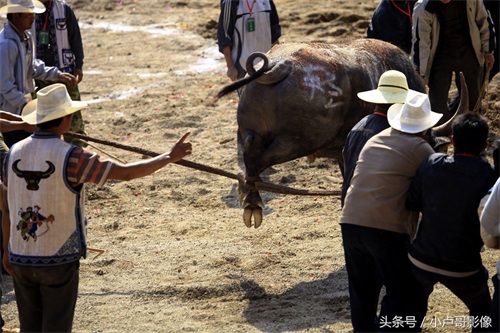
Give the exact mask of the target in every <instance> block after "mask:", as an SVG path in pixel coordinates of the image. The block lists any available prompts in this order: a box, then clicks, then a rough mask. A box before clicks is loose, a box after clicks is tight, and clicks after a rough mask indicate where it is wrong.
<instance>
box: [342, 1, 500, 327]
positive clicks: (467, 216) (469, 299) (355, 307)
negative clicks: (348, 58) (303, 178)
mask: <svg viewBox="0 0 500 333" xmlns="http://www.w3.org/2000/svg"><path fill="white" fill-rule="evenodd" d="M489 8H492V10H491V11H489V10H488V9H489ZM498 25H499V18H498V3H496V4H494V3H492V2H491V1H486V0H485V1H484V2H483V0H468V1H453V0H439V1H432V0H419V1H394V0H382V1H381V2H380V3H379V5H378V7H377V9H376V10H375V12H374V14H373V17H372V20H371V22H370V25H369V27H368V32H367V36H368V37H369V38H377V39H382V40H385V41H387V42H390V43H392V44H394V45H396V46H398V47H400V48H401V49H402V50H403V51H405V52H406V53H407V54H408V55H409V56H410V57H411V58H412V59H413V62H414V65H415V69H416V71H417V72H418V73H419V74H420V76H421V78H422V80H423V82H424V84H425V85H426V87H427V92H428V95H426V94H422V93H416V94H415V93H414V92H411V91H409V90H408V88H407V87H406V90H401V91H404V92H407V96H402V99H403V100H399V101H398V100H394V99H393V100H389V99H387V98H383V94H384V91H381V86H382V87H383V86H387V85H388V84H387V79H388V77H390V76H388V74H389V73H388V72H386V73H384V74H383V75H382V76H381V78H380V81H379V87H378V88H377V89H376V90H373V91H367V92H361V93H358V97H359V98H361V99H363V100H365V101H368V102H371V103H375V104H376V109H375V112H374V113H373V114H372V115H369V116H367V117H365V118H364V119H362V120H361V121H360V122H359V123H358V124H357V125H356V126H355V127H354V128H353V129H352V130H351V132H350V133H349V134H348V137H347V141H346V145H345V146H344V150H343V156H344V161H345V168H344V183H343V187H342V206H343V209H342V216H341V220H340V223H341V230H342V239H343V246H344V254H345V262H346V268H347V273H348V281H349V295H350V305H351V321H352V325H353V329H354V332H375V331H376V332H378V331H402V332H409V331H421V329H422V325H423V324H424V322H423V321H424V318H425V315H426V312H427V303H428V299H429V295H430V294H431V293H432V291H433V288H434V285H435V284H436V283H438V282H439V283H441V284H443V285H444V286H446V287H447V288H448V289H449V290H450V291H451V292H452V293H453V294H455V295H456V296H457V297H458V298H459V299H460V300H461V301H462V302H463V303H464V304H465V305H466V306H467V308H468V309H469V318H470V320H471V323H469V327H471V328H472V331H473V332H499V323H500V318H499V317H500V314H499V304H498V303H499V302H500V301H499V299H498V297H499V295H498V294H499V292H500V290H499V286H498V281H499V280H498V279H499V274H500V270H499V269H498V267H497V268H496V270H495V271H494V274H493V276H492V281H493V285H494V288H495V292H494V296H493V301H492V298H491V294H490V290H489V287H488V280H489V272H488V269H487V268H486V267H484V266H483V264H482V260H481V253H480V252H481V249H482V247H483V240H485V236H486V235H489V237H498V236H499V230H500V229H499V227H500V219H499V218H498V217H499V216H500V210H499V203H498V197H497V195H498V193H496V191H498V189H496V188H493V189H492V187H493V185H494V184H495V181H496V179H498V170H497V171H496V172H495V170H494V168H492V166H491V165H490V164H489V163H488V161H486V160H485V159H484V157H483V156H484V154H483V152H484V150H485V149H486V147H487V139H488V135H489V127H488V121H487V119H485V118H484V117H483V116H481V115H480V114H479V113H478V112H470V111H469V112H467V113H465V114H461V115H459V116H458V117H456V118H454V119H453V123H452V137H451V140H452V146H453V153H452V154H451V155H449V154H447V153H446V154H445V153H436V152H434V150H433V148H432V147H431V146H430V145H429V143H428V141H429V140H428V138H429V137H431V135H429V133H428V132H430V131H432V127H433V126H434V125H436V124H438V123H443V122H445V121H448V120H449V119H450V118H451V117H452V115H453V113H454V111H456V109H454V108H453V107H451V106H449V104H448V99H449V96H448V95H449V89H450V85H451V80H452V76H453V74H455V77H456V80H457V87H458V88H459V89H460V84H458V82H459V81H458V80H459V78H460V76H459V73H463V75H464V77H465V81H466V84H467V87H468V88H469V100H470V102H469V105H468V109H469V110H471V111H478V109H476V105H477V104H478V103H477V102H478V100H480V99H481V98H482V96H481V91H480V89H481V86H482V84H483V82H484V81H485V80H486V82H487V81H489V80H491V79H492V78H493V76H494V75H495V74H496V73H497V72H498V61H495V57H496V59H498V34H497V35H495V29H496V30H498V28H499V27H498ZM401 74H402V73H401ZM392 76H394V74H392ZM392 80H393V83H392V84H390V86H391V87H393V88H396V87H401V86H402V85H401V84H397V83H396V80H395V78H394V77H393V78H392ZM402 82H403V81H402ZM375 93H376V94H375ZM459 94H460V90H459ZM367 97H369V98H367ZM394 103H395V104H394ZM391 104H392V105H391ZM451 104H453V102H452V103H451ZM455 104H456V103H455ZM450 108H451V111H450ZM496 156H497V159H498V154H496ZM495 165H496V166H497V168H498V161H496V163H495ZM496 186H497V187H498V185H496ZM488 192H490V193H492V194H491V196H490V197H489V199H488V201H486V204H485V208H486V207H487V209H485V210H483V213H482V215H480V211H479V210H478V208H479V206H480V202H481V200H485V199H484V197H485V196H486V195H488ZM480 218H481V222H482V223H483V224H484V226H485V228H483V233H481V230H482V229H481V227H480V224H481V222H480ZM484 230H486V231H484ZM494 244H495V245H494V247H495V248H498V242H496V243H494ZM499 266H500V261H499ZM382 287H385V295H384V296H383V297H382V300H381V303H380V311H379V312H377V307H378V302H379V297H380V293H381V288H382Z"/></svg>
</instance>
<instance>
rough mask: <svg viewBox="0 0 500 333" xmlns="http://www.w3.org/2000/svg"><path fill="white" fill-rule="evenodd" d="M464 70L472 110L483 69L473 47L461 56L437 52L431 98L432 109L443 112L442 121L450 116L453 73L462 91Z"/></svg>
mask: <svg viewBox="0 0 500 333" xmlns="http://www.w3.org/2000/svg"><path fill="white" fill-rule="evenodd" d="M460 72H463V73H464V77H465V81H466V83H467V89H468V91H469V110H470V111H472V110H473V109H474V106H475V105H476V101H477V99H478V97H479V89H480V87H481V83H482V76H483V69H482V67H481V66H480V65H479V62H478V61H477V58H476V55H475V53H474V50H473V49H472V47H469V48H466V50H465V51H464V53H463V55H462V56H461V57H450V56H449V55H448V54H447V53H444V54H443V53H440V52H439V50H438V52H437V53H436V56H435V58H434V61H433V63H432V70H431V73H430V76H429V82H428V85H429V100H430V102H431V107H432V110H433V111H435V112H439V113H442V114H443V115H444V116H443V118H442V120H441V122H445V121H446V120H448V119H449V118H450V110H449V108H448V94H449V91H450V87H451V80H452V76H453V73H455V84H456V86H457V88H458V89H459V91H460V89H461V88H460V75H459V73H460Z"/></svg>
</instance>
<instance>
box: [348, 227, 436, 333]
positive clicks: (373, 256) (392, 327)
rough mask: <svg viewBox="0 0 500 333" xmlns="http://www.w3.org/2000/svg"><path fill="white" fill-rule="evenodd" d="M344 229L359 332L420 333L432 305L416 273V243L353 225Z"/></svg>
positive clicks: (353, 310)
mask: <svg viewBox="0 0 500 333" xmlns="http://www.w3.org/2000/svg"><path fill="white" fill-rule="evenodd" d="M341 229H342V241H343V246H344V255H345V262H346V268H347V275H348V281H349V298H350V305H351V321H352V326H353V329H354V332H375V331H377V332H385V331H390V332H396V331H399V332H420V330H421V328H420V325H421V324H422V321H423V319H424V316H425V313H426V310H427V303H426V300H425V299H424V298H423V297H422V291H421V289H420V285H419V284H418V282H417V281H416V279H415V277H414V276H413V274H412V272H411V263H410V261H409V259H408V246H409V244H410V237H409V236H408V235H406V234H400V233H396V232H391V231H386V230H380V229H375V228H366V227H361V226H356V225H352V224H341ZM382 286H385V289H386V294H385V296H384V297H383V299H382V302H381V307H380V315H379V316H377V305H378V300H379V296H380V291H381V288H382ZM398 318H400V321H398Z"/></svg>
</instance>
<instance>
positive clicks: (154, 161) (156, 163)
mask: <svg viewBox="0 0 500 333" xmlns="http://www.w3.org/2000/svg"><path fill="white" fill-rule="evenodd" d="M188 135H189V132H187V133H186V134H184V135H183V136H182V137H181V138H180V139H179V141H177V142H176V143H175V145H174V146H173V147H172V149H171V150H170V152H169V153H165V154H161V155H159V156H156V157H153V158H150V159H147V160H142V161H138V162H134V163H128V164H122V163H115V164H114V165H113V166H112V168H111V170H110V172H109V175H108V179H119V180H132V179H136V178H141V177H144V176H148V175H150V174H152V173H153V172H155V171H157V170H159V169H161V168H163V167H164V166H166V165H167V164H169V163H174V162H177V161H179V160H181V159H183V158H184V157H185V156H187V155H190V154H191V149H192V146H191V143H190V142H184V141H185V140H186V138H187V137H188Z"/></svg>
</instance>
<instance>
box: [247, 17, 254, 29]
mask: <svg viewBox="0 0 500 333" xmlns="http://www.w3.org/2000/svg"><path fill="white" fill-rule="evenodd" d="M247 31H248V32H254V31H255V19H254V18H253V17H251V18H249V19H248V21H247Z"/></svg>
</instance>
